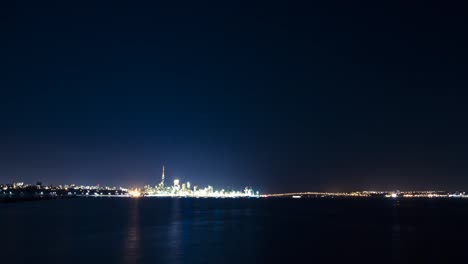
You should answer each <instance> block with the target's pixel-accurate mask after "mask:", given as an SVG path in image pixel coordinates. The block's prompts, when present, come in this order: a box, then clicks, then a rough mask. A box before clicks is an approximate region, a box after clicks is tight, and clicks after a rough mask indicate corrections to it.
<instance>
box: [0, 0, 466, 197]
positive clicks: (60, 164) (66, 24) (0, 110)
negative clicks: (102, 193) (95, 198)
mask: <svg viewBox="0 0 468 264" xmlns="http://www.w3.org/2000/svg"><path fill="white" fill-rule="evenodd" d="M4 2H5V3H2V4H1V6H0V10H1V11H0V32H1V35H2V37H1V39H0V40H1V42H0V50H1V57H0V87H1V94H0V122H1V123H0V182H2V183H11V182H13V181H25V182H28V183H35V182H36V181H42V182H43V183H45V184H66V183H76V184H101V185H117V186H120V185H122V186H128V187H131V186H132V187H133V186H143V185H144V184H152V185H154V184H157V183H158V182H159V180H160V174H161V172H160V171H161V166H162V164H165V165H166V168H167V176H166V177H167V179H168V180H169V181H171V180H172V179H174V177H178V178H180V179H181V180H183V181H187V180H189V181H191V182H192V183H193V184H197V183H198V184H199V185H207V184H211V185H214V186H215V187H219V188H222V187H224V188H227V187H233V188H243V187H244V186H253V187H254V189H258V190H260V192H263V193H264V192H286V191H349V190H369V189H378V190H394V189H400V190H409V189H418V190H421V189H427V190H432V189H443V190H468V123H467V115H468V100H467V99H468V91H467V88H468V74H467V67H466V66H467V59H468V56H467V53H468V52H467V47H468V37H467V28H468V21H467V18H468V16H467V11H468V9H467V8H466V6H456V5H453V4H449V3H446V2H441V1H434V2H429V1H388V2H389V3H380V2H384V1H368V2H360V1H342V2H335V1H308V3H307V4H305V3H293V1H282V2H274V1H265V2H255V1H246V2H240V1H213V2H210V3H208V2H200V1H183V2H180V1H167V2H166V1H161V2H160V1H147V2H143V1H90V2H86V1H56V2H49V1H30V2H27V1H26V2H23V1H21V2H20V1H4ZM6 2H9V3H6ZM97 2H99V3H97Z"/></svg>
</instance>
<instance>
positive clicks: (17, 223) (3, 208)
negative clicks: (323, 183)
mask: <svg viewBox="0 0 468 264" xmlns="http://www.w3.org/2000/svg"><path fill="white" fill-rule="evenodd" d="M0 227H1V234H0V250H1V251H0V258H1V261H0V263H296V262H300V263H345V262H347V263H449V262H452V261H455V262H458V263H467V262H468V258H467V257H468V254H467V252H468V247H467V246H468V200H400V201H397V200H391V199H245V200H244V199H160V198H159V199H158V198H142V199H128V198H77V199H69V200H51V201H39V202H25V203H15V204H0Z"/></svg>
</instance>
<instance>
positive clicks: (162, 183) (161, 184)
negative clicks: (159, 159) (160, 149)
mask: <svg viewBox="0 0 468 264" xmlns="http://www.w3.org/2000/svg"><path fill="white" fill-rule="evenodd" d="M164 178H165V177H164V165H163V167H162V176H161V183H160V184H159V186H161V188H164Z"/></svg>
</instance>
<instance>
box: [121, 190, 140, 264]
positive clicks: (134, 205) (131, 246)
mask: <svg viewBox="0 0 468 264" xmlns="http://www.w3.org/2000/svg"><path fill="white" fill-rule="evenodd" d="M128 216H129V221H128V227H127V237H126V240H125V249H124V250H123V253H124V257H123V262H124V263H126V264H134V263H139V260H140V258H141V249H140V245H141V241H140V239H141V238H140V222H139V219H140V211H139V200H138V199H132V201H131V202H130V208H129V212H128Z"/></svg>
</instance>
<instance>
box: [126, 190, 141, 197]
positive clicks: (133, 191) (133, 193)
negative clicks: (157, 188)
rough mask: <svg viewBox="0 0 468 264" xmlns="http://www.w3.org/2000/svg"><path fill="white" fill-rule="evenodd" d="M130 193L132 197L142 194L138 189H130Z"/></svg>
mask: <svg viewBox="0 0 468 264" xmlns="http://www.w3.org/2000/svg"><path fill="white" fill-rule="evenodd" d="M128 194H129V195H130V196H131V197H140V196H141V192H140V191H139V190H138V189H135V190H130V191H128Z"/></svg>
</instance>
